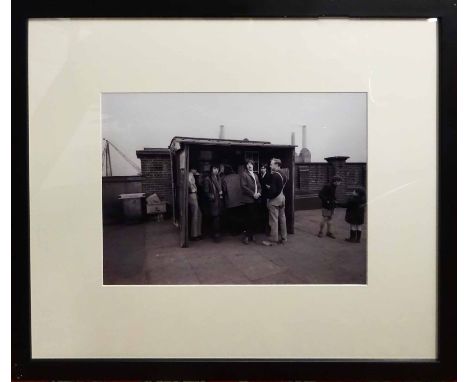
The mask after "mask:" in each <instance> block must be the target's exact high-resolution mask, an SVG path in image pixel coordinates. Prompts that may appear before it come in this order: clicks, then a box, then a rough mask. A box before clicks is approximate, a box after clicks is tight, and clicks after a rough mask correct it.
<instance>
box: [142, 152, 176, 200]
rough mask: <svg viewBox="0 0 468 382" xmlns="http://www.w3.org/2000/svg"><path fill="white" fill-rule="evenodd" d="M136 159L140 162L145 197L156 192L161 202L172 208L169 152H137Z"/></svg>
mask: <svg viewBox="0 0 468 382" xmlns="http://www.w3.org/2000/svg"><path fill="white" fill-rule="evenodd" d="M137 157H138V158H139V159H140V161H141V176H142V177H143V180H142V186H143V192H144V193H146V195H147V196H149V195H151V194H153V193H155V192H156V194H158V197H159V198H160V199H161V200H162V201H166V202H167V203H169V204H170V205H171V206H172V204H173V195H172V167H171V157H170V154H169V150H168V149H145V150H139V151H137Z"/></svg>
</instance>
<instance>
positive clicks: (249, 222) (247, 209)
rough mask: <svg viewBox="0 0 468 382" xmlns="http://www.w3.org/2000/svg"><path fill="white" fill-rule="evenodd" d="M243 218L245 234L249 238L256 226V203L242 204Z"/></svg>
mask: <svg viewBox="0 0 468 382" xmlns="http://www.w3.org/2000/svg"><path fill="white" fill-rule="evenodd" d="M243 218H244V219H243V221H244V231H245V236H247V237H248V238H250V239H251V238H252V237H253V235H254V233H255V230H256V228H257V219H258V213H257V204H256V203H248V204H246V205H245V206H244V216H243Z"/></svg>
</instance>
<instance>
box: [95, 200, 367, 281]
mask: <svg viewBox="0 0 468 382" xmlns="http://www.w3.org/2000/svg"><path fill="white" fill-rule="evenodd" d="M320 219H321V211H320V210H307V211H297V212H296V214H295V220H296V223H295V234H294V235H290V236H289V238H288V243H287V244H285V245H278V246H274V247H265V246H263V245H261V241H262V240H264V239H265V238H266V237H265V236H263V235H258V236H257V243H251V244H249V245H244V244H242V243H241V237H240V236H229V235H227V236H224V237H223V240H222V241H221V242H220V243H214V242H212V241H211V240H209V239H205V240H202V241H199V242H191V243H190V247H189V248H180V247H179V236H178V231H177V229H176V228H175V227H174V226H173V225H172V222H170V221H164V222H159V223H157V222H145V223H142V224H135V225H110V226H104V284H106V285H135V284H140V285H169V284H179V285H181V284H189V285H193V284H365V283H366V275H367V256H366V242H367V235H366V231H365V227H364V231H363V234H362V240H361V243H359V244H356V243H348V242H346V241H345V240H344V239H345V238H346V237H348V236H349V230H348V229H349V228H348V227H349V226H348V225H347V224H346V223H345V221H344V210H343V209H337V210H336V213H335V217H334V227H335V235H336V236H337V238H336V239H331V238H328V237H323V238H318V237H317V232H318V227H319V222H320Z"/></svg>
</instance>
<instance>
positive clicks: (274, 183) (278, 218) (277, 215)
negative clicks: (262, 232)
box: [262, 158, 288, 246]
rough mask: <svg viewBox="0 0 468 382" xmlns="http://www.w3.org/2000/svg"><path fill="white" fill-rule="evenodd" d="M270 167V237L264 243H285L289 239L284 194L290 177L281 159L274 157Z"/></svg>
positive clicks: (268, 244) (268, 192)
mask: <svg viewBox="0 0 468 382" xmlns="http://www.w3.org/2000/svg"><path fill="white" fill-rule="evenodd" d="M270 167H271V177H270V184H269V185H267V189H268V191H267V197H268V204H267V206H268V212H269V223H270V239H269V240H267V241H263V242H262V244H263V245H267V246H270V245H275V244H277V243H282V244H284V243H286V241H287V230H286V214H285V208H286V198H285V196H284V194H283V189H284V186H285V185H286V182H287V180H288V179H287V176H286V174H285V172H283V171H282V170H281V160H280V159H276V158H273V159H272V160H271V161H270ZM268 186H269V187H268ZM278 229H279V230H280V234H281V239H280V240H278Z"/></svg>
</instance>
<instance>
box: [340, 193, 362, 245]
mask: <svg viewBox="0 0 468 382" xmlns="http://www.w3.org/2000/svg"><path fill="white" fill-rule="evenodd" d="M365 206H366V192H365V190H364V189H363V188H360V187H357V188H355V189H354V190H353V194H352V195H351V197H350V198H349V199H348V202H347V203H346V215H345V220H346V222H347V223H349V225H350V230H349V238H348V239H346V241H349V242H350V243H360V242H361V232H362V225H363V224H364V215H365Z"/></svg>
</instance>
